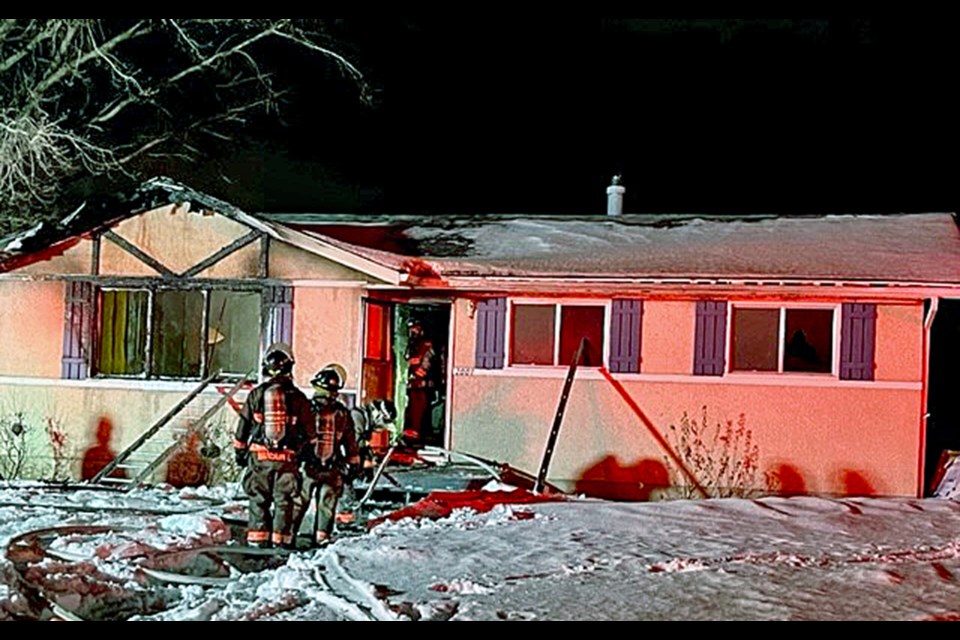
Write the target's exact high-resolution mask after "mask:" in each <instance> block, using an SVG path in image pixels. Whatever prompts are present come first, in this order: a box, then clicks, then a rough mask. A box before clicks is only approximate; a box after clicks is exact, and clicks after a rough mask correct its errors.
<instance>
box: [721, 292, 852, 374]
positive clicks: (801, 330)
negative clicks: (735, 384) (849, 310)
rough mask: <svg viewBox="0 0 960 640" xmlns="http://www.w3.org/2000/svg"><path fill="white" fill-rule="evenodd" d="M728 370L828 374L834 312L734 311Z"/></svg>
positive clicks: (830, 366)
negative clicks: (730, 357)
mask: <svg viewBox="0 0 960 640" xmlns="http://www.w3.org/2000/svg"><path fill="white" fill-rule="evenodd" d="M732 330H733V336H732V340H733V349H732V354H731V355H732V361H731V363H730V370H731V371H771V372H777V373H782V372H802V373H831V372H832V371H833V342H834V340H833V332H834V309H832V308H831V309H789V308H785V307H774V308H744V307H734V309H733V329H732Z"/></svg>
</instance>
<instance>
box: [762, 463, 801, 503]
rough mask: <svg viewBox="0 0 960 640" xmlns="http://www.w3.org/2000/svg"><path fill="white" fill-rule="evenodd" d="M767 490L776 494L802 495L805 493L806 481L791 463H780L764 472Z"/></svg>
mask: <svg viewBox="0 0 960 640" xmlns="http://www.w3.org/2000/svg"><path fill="white" fill-rule="evenodd" d="M766 480H767V492H768V493H770V494H772V495H777V496H802V495H806V493H807V481H806V480H804V479H803V474H801V473H800V471H799V470H798V469H797V468H796V467H795V466H793V465H792V464H780V465H776V466H774V467H772V468H771V469H770V470H769V471H767V472H766Z"/></svg>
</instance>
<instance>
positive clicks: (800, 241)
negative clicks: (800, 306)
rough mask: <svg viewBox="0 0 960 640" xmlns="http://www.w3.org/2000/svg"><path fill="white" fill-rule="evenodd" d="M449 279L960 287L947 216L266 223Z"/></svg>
mask: <svg viewBox="0 0 960 640" xmlns="http://www.w3.org/2000/svg"><path fill="white" fill-rule="evenodd" d="M265 217H266V218H267V219H270V220H274V221H277V222H282V223H284V224H287V225H290V226H294V227H296V228H298V229H300V230H302V231H304V232H305V233H307V234H308V235H311V236H314V237H322V236H326V237H328V238H332V239H335V240H339V241H340V242H342V243H348V244H351V245H354V246H356V247H358V248H362V250H365V251H366V252H367V254H368V255H369V256H370V257H371V259H373V260H376V261H378V262H381V263H383V264H392V265H393V266H394V267H396V268H400V267H401V266H402V265H403V264H404V261H407V262H408V263H409V261H410V259H411V258H418V259H421V260H425V261H427V262H428V264H429V265H430V267H431V268H432V269H433V270H434V271H436V272H437V273H438V274H439V275H442V276H446V277H455V276H477V277H490V276H501V277H509V276H516V277H531V278H538V277H551V278H553V277H567V276H575V277H581V278H661V279H664V278H678V279H679V278H684V279H686V278H689V279H698V278H699V279H706V278H726V279H754V278H757V279H763V278H771V277H773V278H780V279H791V280H814V281H817V280H828V281H829V280H837V281H884V282H911V283H937V284H957V283H960V230H958V227H957V224H956V221H955V216H954V214H948V213H929V214H897V215H824V216H802V217H777V216H738V217H734V216H728V217H721V216H713V217H711V216H696V215H673V216H669V215H667V216H664V215H660V216H651V215H624V216H618V217H616V218H610V217H605V216H591V217H568V218H561V217H544V216H539V217H538V216H479V217H477V216H475V217H452V218H451V217H434V218H423V217H419V218H413V217H396V218H385V217H379V218H366V219H364V218H360V217H357V216H352V217H351V216H303V215H301V216H296V215H293V214H288V215H275V216H265Z"/></svg>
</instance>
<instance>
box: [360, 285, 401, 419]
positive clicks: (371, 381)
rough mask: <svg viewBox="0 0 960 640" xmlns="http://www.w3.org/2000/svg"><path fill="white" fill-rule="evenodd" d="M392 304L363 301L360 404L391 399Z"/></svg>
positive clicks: (392, 371) (392, 372) (392, 366)
mask: <svg viewBox="0 0 960 640" xmlns="http://www.w3.org/2000/svg"><path fill="white" fill-rule="evenodd" d="M393 306H394V305H393V303H392V302H380V301H376V300H364V301H363V318H364V322H363V326H364V333H363V384H362V386H361V389H360V405H364V404H366V403H368V402H371V401H372V400H377V399H381V400H393V399H394V397H393V379H394V378H393V375H394V360H393Z"/></svg>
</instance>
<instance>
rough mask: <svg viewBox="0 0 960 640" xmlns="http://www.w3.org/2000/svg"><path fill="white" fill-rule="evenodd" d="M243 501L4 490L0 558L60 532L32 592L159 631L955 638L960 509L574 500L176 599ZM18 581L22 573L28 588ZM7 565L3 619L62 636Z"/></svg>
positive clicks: (310, 560) (487, 517)
mask: <svg viewBox="0 0 960 640" xmlns="http://www.w3.org/2000/svg"><path fill="white" fill-rule="evenodd" d="M243 504H244V501H243V499H242V496H240V495H239V494H237V493H236V488H235V487H228V488H226V489H223V488H221V489H217V490H204V491H202V492H201V493H200V494H197V493H196V492H192V493H191V492H186V491H185V492H181V493H177V492H175V491H167V492H164V491H162V490H160V489H148V490H142V491H138V492H135V493H133V494H128V495H121V494H116V493H110V492H104V491H90V490H79V491H77V490H75V491H62V490H57V489H51V488H45V487H44V486H43V485H39V484H35V483H32V484H30V483H21V484H9V483H8V484H3V485H0V543H2V548H3V549H4V550H5V551H6V549H7V546H8V544H9V543H10V541H11V539H13V538H15V537H16V536H18V535H21V534H23V533H26V532H29V531H33V530H37V529H42V528H47V527H63V526H91V525H104V526H108V527H112V530H111V531H109V532H103V533H96V534H91V533H89V532H86V533H84V530H79V531H81V533H77V534H75V535H72V536H62V537H59V538H56V539H55V540H53V541H52V544H50V547H49V551H50V552H51V553H52V554H53V555H56V556H57V557H53V555H50V554H48V555H47V556H46V557H42V558H41V557H39V556H38V557H37V558H34V559H33V560H31V561H30V562H29V563H27V565H25V566H28V567H29V568H28V569H26V572H25V575H26V577H27V579H28V580H29V581H30V582H31V583H32V584H34V585H40V586H41V587H42V590H43V593H44V595H45V596H46V597H48V598H50V599H52V600H54V601H56V602H57V603H58V604H59V605H60V606H62V607H63V608H64V609H67V610H69V611H74V612H76V613H77V614H78V615H80V616H82V617H85V618H130V617H132V619H146V620H183V619H199V620H245V619H261V620H344V619H346V620H352V619H358V620H366V619H380V620H400V621H403V620H437V619H440V620H498V619H502V620H573V619H577V620H632V619H651V620H930V619H960V583H958V579H960V536H958V533H957V532H958V531H960V503H958V502H955V501H953V500H944V499H927V500H911V499H865V498H864V499H861V498H857V499H843V500H829V499H822V498H805V497H794V498H765V499H760V500H735V499H727V500H703V501H674V502H658V503H637V504H627V503H613V502H603V501H597V500H586V499H579V500H578V499H572V500H569V501H565V502H553V503H542V504H530V505H526V504H525V505H500V506H497V507H495V508H494V509H493V510H492V511H490V512H488V513H482V514H478V513H475V512H472V511H469V510H458V511H455V512H454V514H453V515H451V516H450V517H448V518H445V519H442V520H437V521H430V520H421V521H415V520H402V521H399V522H388V523H385V524H382V525H380V526H378V527H376V528H374V529H373V530H372V531H371V532H369V533H367V534H365V535H359V536H356V537H340V538H339V539H338V541H337V542H336V543H335V544H333V545H331V546H330V547H328V548H326V549H323V550H317V551H307V552H300V553H296V554H293V555H290V556H287V557H285V558H283V557H272V558H266V559H265V560H264V564H263V567H264V568H263V569H262V570H260V571H247V572H242V573H241V572H237V571H236V570H231V572H232V573H233V579H229V580H227V579H224V580H219V582H220V583H222V584H213V585H208V586H201V585H174V584H162V583H159V582H156V581H155V580H154V579H152V578H149V577H148V576H146V575H144V573H143V571H142V569H141V564H142V562H143V561H144V559H146V558H149V557H150V556H151V555H153V556H155V555H156V554H157V553H158V552H160V551H162V550H170V549H187V548H190V547H196V546H198V545H202V544H223V543H224V542H225V541H226V540H227V539H228V537H229V530H228V526H227V525H226V524H225V523H224V521H223V519H222V516H224V515H225V514H231V513H232V514H236V513H237V512H238V511H239V510H240V509H242V507H243ZM23 566H24V565H21V569H22V568H23ZM29 591H30V588H29V586H25V584H24V583H23V582H22V580H21V577H20V573H19V572H18V571H17V570H16V568H15V565H14V564H13V562H11V561H10V560H8V559H7V557H6V554H4V557H3V559H2V560H0V619H8V618H31V617H38V616H40V617H49V615H50V612H49V608H46V607H45V605H44V603H43V601H40V602H39V604H38V601H37V599H36V597H35V594H31V593H30V592H29Z"/></svg>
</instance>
